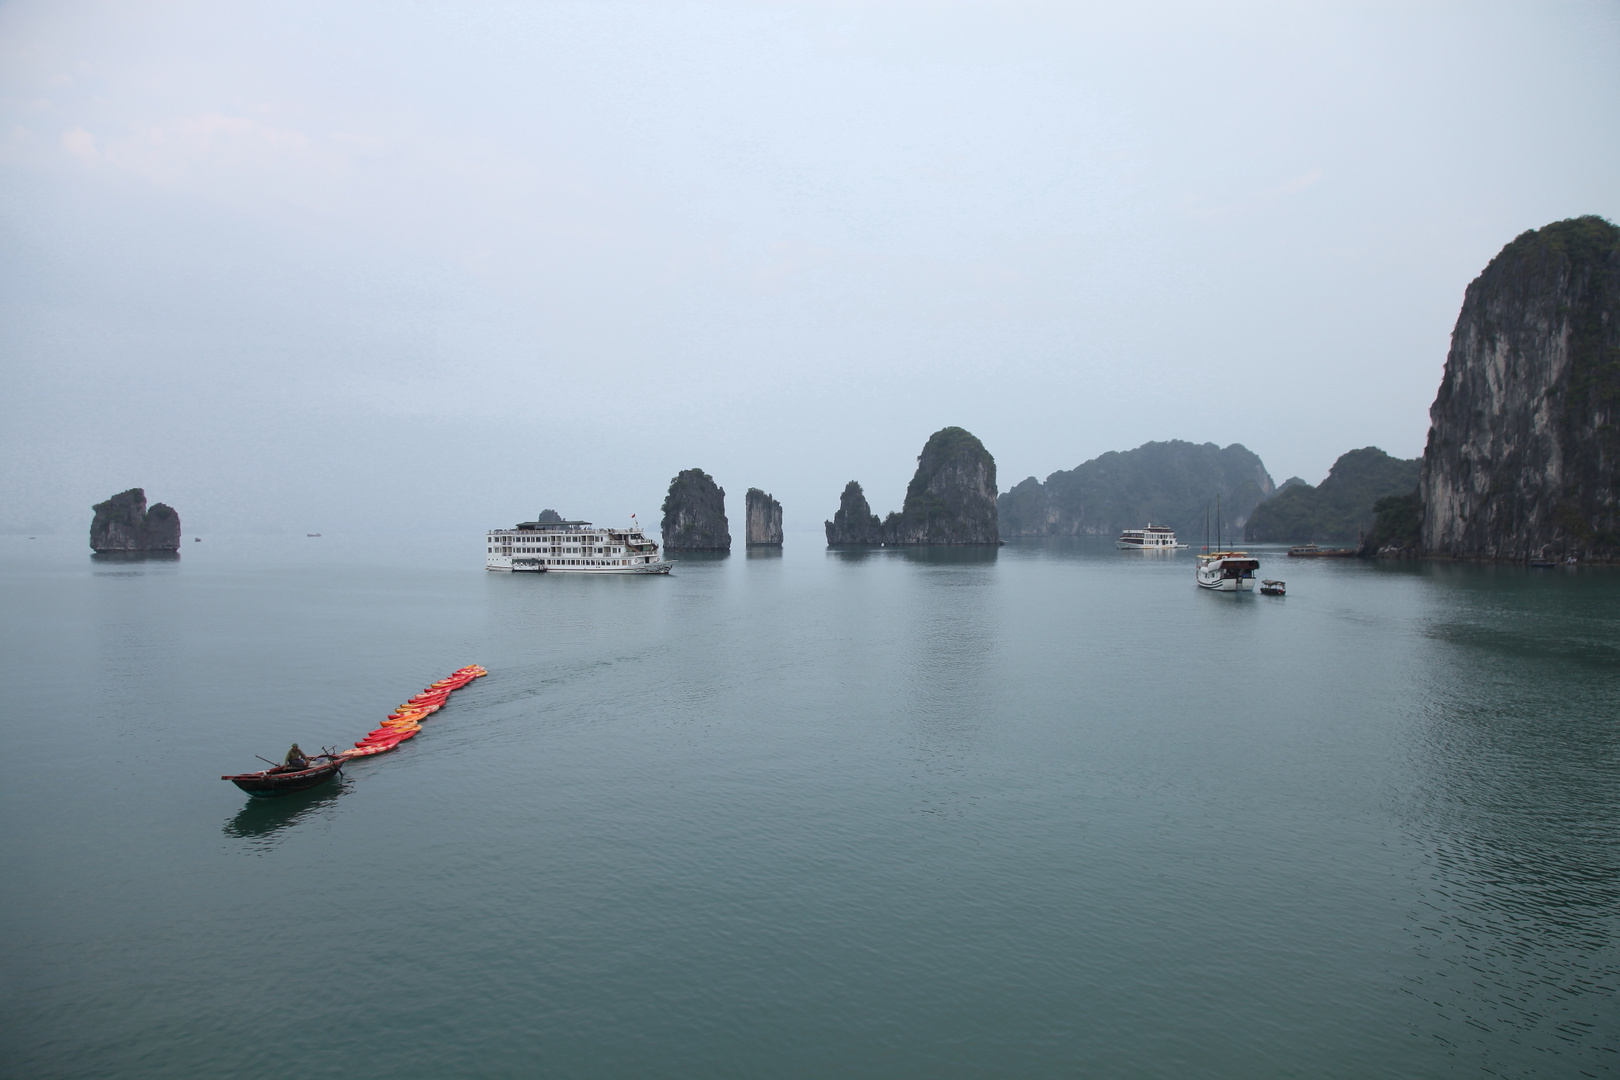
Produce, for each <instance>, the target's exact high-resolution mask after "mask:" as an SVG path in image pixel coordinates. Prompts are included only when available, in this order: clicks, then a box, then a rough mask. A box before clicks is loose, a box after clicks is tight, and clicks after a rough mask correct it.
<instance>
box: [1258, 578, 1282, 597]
mask: <svg viewBox="0 0 1620 1080" xmlns="http://www.w3.org/2000/svg"><path fill="white" fill-rule="evenodd" d="M1260 592H1261V594H1262V595H1265V596H1285V595H1287V593H1288V582H1286V581H1272V580H1271V579H1270V578H1263V579H1261V581H1260Z"/></svg>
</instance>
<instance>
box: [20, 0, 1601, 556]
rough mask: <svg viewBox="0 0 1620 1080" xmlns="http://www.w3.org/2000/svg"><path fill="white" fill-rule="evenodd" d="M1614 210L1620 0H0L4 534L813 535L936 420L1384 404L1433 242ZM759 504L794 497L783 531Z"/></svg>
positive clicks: (1309, 472) (1302, 414)
mask: <svg viewBox="0 0 1620 1080" xmlns="http://www.w3.org/2000/svg"><path fill="white" fill-rule="evenodd" d="M1594 213H1595V214H1601V215H1603V216H1605V217H1607V218H1609V219H1610V220H1620V4H1615V3H1612V2H1610V3H1524V4H1516V5H1491V4H1483V3H1466V4H1438V3H1437V4H1421V3H1420V4H1414V3H1391V4H1366V3H1356V4H1342V5H1332V4H1319V5H1318V4H1262V5H1250V4H1241V3H1240V4H1185V5H1178V4H1173V3H1171V4H1154V5H1136V4H1132V5H1124V4H1120V5H1110V6H1088V5H1084V4H1076V3H1063V4H1045V3H1025V4H1020V3H1011V2H1008V3H994V4H991V3H983V4H955V3H948V2H936V3H881V2H871V3H764V2H760V3H702V4H696V3H682V2H678V0H660V2H656V3H605V2H604V3H596V2H592V3H523V4H504V3H495V2H488V3H482V2H476V0H460V2H456V3H426V2H419V3H404V2H390V3H345V2H338V0H320V2H315V3H301V2H298V0H277V2H275V3H254V2H243V3H232V4H220V3H217V2H209V3H188V2H172V3H143V2H139V0H135V2H117V3H98V2H94V0H84V2H32V0H9V2H5V3H0V462H3V468H0V532H6V533H18V532H26V533H57V534H71V533H76V532H79V531H81V530H84V529H86V528H87V527H88V524H89V519H90V511H89V507H90V505H91V504H92V503H94V502H97V501H99V500H101V499H104V498H106V497H107V496H109V495H111V494H113V493H114V492H117V491H121V490H123V489H125V488H128V487H132V486H141V487H144V488H145V489H146V491H147V494H148V497H149V498H150V499H151V500H153V501H159V500H161V501H164V502H167V503H169V504H171V505H173V506H175V507H176V508H177V509H178V510H179V512H180V514H181V518H182V521H183V523H184V526H185V531H186V533H187V534H188V535H190V534H197V533H201V534H204V535H206V534H207V533H208V532H210V531H214V532H219V533H231V532H244V533H246V532H264V533H274V532H284V533H290V534H294V535H296V534H300V533H303V532H306V531H307V532H316V531H324V532H327V533H341V532H345V531H347V532H359V531H363V530H366V529H371V528H375V527H377V526H379V525H381V524H388V525H389V526H391V527H395V526H399V527H408V528H411V529H416V530H421V531H428V532H454V531H463V532H466V533H468V534H469V535H472V536H476V535H477V534H478V533H479V532H480V531H481V530H482V529H484V528H488V527H493V526H504V525H509V524H511V523H512V522H516V521H519V520H526V519H529V518H531V517H532V516H533V515H534V514H535V513H536V512H537V511H538V510H540V509H541V508H542V507H551V508H555V509H558V510H560V511H561V512H562V513H563V514H564V515H565V516H568V517H581V518H587V519H591V520H595V521H598V522H603V523H608V524H619V523H624V522H627V521H628V520H629V515H630V514H631V513H636V514H637V520H639V521H641V522H642V523H644V524H654V525H656V522H657V520H658V511H659V504H660V502H661V500H662V498H663V494H664V491H665V489H666V488H667V486H668V483H669V481H670V478H671V477H673V476H674V475H675V473H676V472H678V471H680V470H682V469H686V468H690V467H693V466H696V467H699V468H702V469H704V470H705V471H707V472H709V473H711V474H712V475H713V476H714V477H715V479H716V480H717V481H718V482H719V483H720V484H721V485H722V486H723V487H724V488H725V489H726V491H727V493H728V509H729V510H730V513H731V520H732V531H733V533H734V535H735V536H737V537H738V538H739V541H740V536H741V519H742V516H743V515H742V496H743V493H744V491H745V490H746V489H747V488H749V487H751V486H752V487H759V488H762V489H764V490H767V491H770V492H772V493H773V494H774V495H775V496H776V497H777V498H778V499H779V500H781V502H782V503H783V506H784V513H785V524H786V527H787V530H788V532H789V534H790V537H791V536H792V535H793V534H802V536H803V542H806V543H811V542H814V538H813V537H812V536H811V535H809V534H810V533H811V532H813V531H818V530H819V529H820V525H821V522H822V521H823V520H824V519H826V518H829V517H831V516H832V513H833V511H834V510H836V509H837V505H838V496H839V493H840V492H841V491H842V489H843V486H844V484H845V482H846V481H848V480H850V479H856V480H859V481H861V482H862V484H863V485H864V486H865V488H866V491H867V494H868V497H869V499H870V501H871V503H872V506H873V509H874V510H876V511H877V512H878V513H880V514H881V513H885V512H887V511H889V510H892V509H897V508H898V507H899V506H900V503H901V500H902V498H903V495H904V490H905V485H906V483H907V481H908V480H909V479H910V476H911V473H912V470H913V469H914V468H915V462H916V456H917V454H918V453H919V452H920V450H921V448H922V445H923V443H924V441H925V440H926V439H927V437H928V435H929V434H930V433H931V432H933V431H935V430H937V429H938V428H941V427H944V426H946V425H951V424H956V425H960V426H962V427H965V428H967V429H968V430H970V431H972V432H973V433H974V434H976V435H978V436H979V438H980V439H981V440H982V441H983V442H984V444H985V445H986V447H987V448H988V449H989V450H990V452H991V453H992V454H993V455H994V456H995V458H996V462H997V468H998V472H999V480H1000V487H1001V489H1002V490H1006V489H1008V488H1010V487H1012V486H1013V485H1014V484H1016V483H1017V482H1018V481H1019V480H1021V479H1023V478H1024V477H1026V476H1030V475H1035V476H1039V477H1042V478H1044V477H1045V476H1047V475H1048V474H1049V473H1051V472H1053V471H1055V470H1057V469H1068V468H1073V467H1074V466H1075V465H1077V464H1079V463H1081V462H1082V461H1085V460H1087V459H1090V458H1092V457H1095V456H1096V455H1098V454H1101V453H1105V452H1107V451H1110V450H1124V449H1129V448H1131V447H1134V446H1137V445H1140V444H1141V443H1143V442H1146V441H1149V440H1156V439H1187V440H1191V441H1194V442H1215V443H1219V444H1221V445H1223V446H1224V445H1227V444H1229V443H1233V442H1240V443H1242V444H1244V445H1245V446H1247V447H1249V448H1250V449H1251V450H1254V451H1255V452H1256V453H1258V454H1259V455H1260V456H1261V457H1262V458H1263V459H1264V461H1265V463H1266V465H1267V467H1268V469H1269V470H1270V472H1271V474H1272V476H1273V477H1274V478H1275V479H1276V480H1277V481H1278V482H1279V483H1280V482H1281V481H1282V480H1283V479H1285V478H1286V477H1289V476H1293V475H1299V476H1302V477H1304V478H1305V479H1306V480H1308V481H1310V482H1313V483H1315V482H1319V481H1320V480H1321V479H1322V477H1323V476H1325V475H1326V473H1327V470H1328V468H1329V467H1330V466H1331V465H1332V463H1333V461H1334V459H1335V458H1337V457H1338V455H1339V454H1341V453H1343V452H1345V451H1347V450H1350V449H1354V448H1357V447H1362V446H1368V445H1376V446H1380V447H1382V448H1384V449H1385V450H1387V451H1389V452H1390V453H1392V454H1396V455H1398V456H1401V457H1416V456H1418V455H1420V454H1421V453H1422V449H1423V443H1424V439H1425V437H1426V435H1427V431H1428V415H1427V414H1428V407H1429V405H1430V403H1431V402H1432V400H1433V398H1434V393H1435V389H1436V388H1437V386H1438V384H1439V380H1440V374H1441V370H1442V367H1443V365H1444V362H1445V355H1446V349H1447V346H1448V343H1449V336H1450V331H1451V328H1452V325H1453V323H1454V322H1455V320H1456V316H1457V311H1458V308H1459V306H1460V304H1461V301H1462V296H1463V290H1464V289H1465V288H1466V286H1467V285H1468V282H1469V281H1470V280H1472V279H1473V278H1474V277H1475V276H1476V275H1477V274H1478V273H1479V272H1480V270H1482V269H1483V268H1484V266H1485V264H1486V263H1487V262H1488V261H1489V260H1490V258H1491V257H1492V256H1493V255H1495V253H1496V252H1497V251H1499V250H1500V249H1501V247H1502V246H1503V245H1504V244H1506V243H1507V242H1508V241H1509V240H1511V239H1512V238H1513V237H1514V236H1516V235H1517V234H1519V233H1520V232H1523V231H1524V230H1526V229H1532V228H1537V227H1539V226H1541V225H1545V224H1547V223H1549V222H1552V221H1556V220H1560V219H1563V218H1567V217H1573V216H1578V215H1581V214H1594ZM790 542H791V540H790Z"/></svg>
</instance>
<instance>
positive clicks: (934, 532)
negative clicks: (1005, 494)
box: [883, 427, 1001, 544]
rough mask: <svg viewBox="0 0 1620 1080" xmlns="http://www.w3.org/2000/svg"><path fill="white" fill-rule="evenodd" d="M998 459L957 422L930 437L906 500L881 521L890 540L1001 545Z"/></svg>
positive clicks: (918, 459) (921, 542)
mask: <svg viewBox="0 0 1620 1080" xmlns="http://www.w3.org/2000/svg"><path fill="white" fill-rule="evenodd" d="M998 518H999V514H998V512H997V509H996V459H995V458H993V457H991V456H990V451H988V450H986V449H985V448H984V444H983V443H982V442H980V441H979V440H978V439H977V438H975V437H974V436H973V434H972V433H970V432H968V431H964V430H963V429H962V428H959V427H948V428H941V429H940V430H938V431H936V432H934V433H933V434H932V435H930V436H929V437H928V442H927V443H925V444H924V445H923V451H922V453H921V454H919V455H918V457H917V472H916V474H915V475H913V476H912V478H911V483H910V484H908V485H907V486H906V501H905V505H904V506H903V507H902V508H901V510H900V512H899V513H898V514H890V515H889V516H888V518H887V519H885V520H884V522H883V525H884V529H885V531H886V532H887V533H888V538H887V542H888V543H891V544H999V543H1001V533H1000V529H999V526H998Z"/></svg>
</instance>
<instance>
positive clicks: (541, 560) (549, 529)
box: [484, 521, 675, 574]
mask: <svg viewBox="0 0 1620 1080" xmlns="http://www.w3.org/2000/svg"><path fill="white" fill-rule="evenodd" d="M484 539H485V541H486V550H487V554H486V555H485V558H484V569H485V570H500V571H503V572H507V573H523V572H528V573H540V574H667V573H669V568H670V567H672V566H674V565H675V564H674V563H672V562H668V561H665V560H662V559H660V558H659V557H658V544H657V543H656V542H654V541H652V540H649V539H648V538H647V537H646V536H645V535H644V534H643V533H642V531H641V528H640V526H631V527H630V528H628V529H609V528H597V527H596V526H594V525H592V524H591V523H590V522H588V521H522V522H519V523H518V524H516V525H514V526H513V527H512V528H510V529H491V530H489V534H488V535H487V536H486V537H485V538H484Z"/></svg>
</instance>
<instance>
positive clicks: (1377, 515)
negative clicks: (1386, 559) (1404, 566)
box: [1356, 490, 1423, 556]
mask: <svg viewBox="0 0 1620 1080" xmlns="http://www.w3.org/2000/svg"><path fill="white" fill-rule="evenodd" d="M1422 545H1423V498H1422V496H1421V495H1419V494H1418V492H1417V491H1416V490H1412V491H1408V492H1407V493H1406V494H1404V495H1390V496H1387V497H1385V498H1382V499H1379V500H1378V501H1377V502H1376V503H1374V504H1373V524H1372V528H1370V529H1368V530H1367V535H1366V536H1365V537H1363V538H1362V541H1361V547H1360V549H1359V550H1357V552H1356V554H1358V555H1362V556H1369V555H1403V556H1404V555H1416V554H1418V552H1419V551H1420V550H1421V549H1422Z"/></svg>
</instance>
